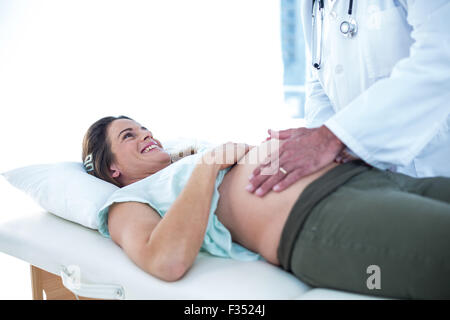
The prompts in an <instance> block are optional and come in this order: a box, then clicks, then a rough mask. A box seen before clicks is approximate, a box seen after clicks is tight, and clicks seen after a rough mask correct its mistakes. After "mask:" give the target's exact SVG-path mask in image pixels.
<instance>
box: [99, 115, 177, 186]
mask: <svg viewBox="0 0 450 320" xmlns="http://www.w3.org/2000/svg"><path fill="white" fill-rule="evenodd" d="M107 139H108V140H109V143H110V146H111V151H112V153H113V154H114V157H115V162H114V163H113V164H111V166H110V170H111V176H112V177H113V178H115V179H116V180H117V181H119V182H120V183H121V184H122V185H124V186H125V185H128V184H131V183H133V182H136V181H139V180H142V179H144V178H146V177H148V176H149V175H152V174H153V173H156V172H158V171H159V170H161V169H164V168H165V167H167V166H168V165H170V163H171V159H170V155H169V154H168V153H167V152H166V151H164V149H163V146H162V144H161V142H159V141H158V140H156V139H155V138H153V134H152V133H151V132H150V131H149V130H147V129H146V128H145V127H143V126H141V125H140V124H139V123H137V122H135V121H133V120H128V119H118V120H114V121H113V122H111V123H110V125H109V126H108V130H107Z"/></svg>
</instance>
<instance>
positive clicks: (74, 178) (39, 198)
mask: <svg viewBox="0 0 450 320" xmlns="http://www.w3.org/2000/svg"><path fill="white" fill-rule="evenodd" d="M2 175H3V176H4V177H5V178H6V180H7V181H8V182H9V183H11V184H12V185H13V186H14V187H16V188H18V189H19V190H22V191H23V192H25V193H27V194H28V195H29V196H31V197H32V198H33V199H34V201H36V202H37V203H38V204H39V205H40V206H41V207H43V208H44V209H45V210H47V211H49V212H51V213H53V214H55V215H57V216H59V217H61V218H64V219H67V220H70V221H73V222H76V223H79V224H81V225H83V226H85V227H88V228H91V229H97V227H98V224H97V212H98V210H99V209H100V208H101V207H102V206H103V204H104V203H105V202H106V200H107V199H108V197H109V196H110V195H111V194H112V193H113V192H114V191H116V190H117V189H119V188H118V187H117V186H115V185H113V184H112V183H109V182H106V181H103V180H101V179H98V178H95V177H93V176H91V175H89V174H88V173H86V171H85V170H84V167H83V164H82V163H81V162H60V163H55V164H40V165H32V166H27V167H22V168H18V169H14V170H11V171H8V172H4V173H2Z"/></svg>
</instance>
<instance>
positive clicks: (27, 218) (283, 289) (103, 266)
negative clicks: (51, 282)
mask: <svg viewBox="0 0 450 320" xmlns="http://www.w3.org/2000/svg"><path fill="white" fill-rule="evenodd" d="M1 189H2V190H4V185H3V187H2V188H1ZM8 192H9V195H10V197H9V198H8V199H5V201H4V202H3V203H2V204H1V205H0V251H2V252H4V253H6V254H9V255H11V256H14V257H16V258H19V259H21V260H24V261H26V262H28V263H30V264H32V265H35V266H37V267H39V268H41V269H44V270H47V271H48V272H51V273H54V274H58V275H59V273H60V270H61V267H62V266H66V267H67V266H69V265H77V266H79V267H80V268H81V281H82V282H84V283H88V284H120V285H122V286H123V288H124V290H125V298H126V299H194V300H195V299H263V300H264V299H302V297H304V298H305V299H308V297H309V298H312V299H361V298H363V299H364V298H370V297H366V296H361V295H355V294H351V293H345V292H338V294H337V295H336V291H334V290H327V289H313V290H311V288H310V287H309V286H308V285H306V284H304V283H303V282H301V281H300V280H299V279H297V278H296V277H294V276H293V275H292V274H290V273H287V272H285V271H284V270H282V269H281V268H278V267H276V266H273V265H271V264H269V263H267V262H264V261H252V262H242V261H235V260H232V259H224V258H218V257H213V256H211V255H208V254H206V253H201V254H199V256H198V257H197V259H196V261H195V263H194V265H193V266H192V268H191V269H190V270H189V272H188V273H187V274H186V275H185V276H184V277H183V278H182V279H181V280H179V281H177V282H171V283H169V282H164V281H162V280H159V279H157V278H155V277H152V276H151V275H149V274H147V273H146V272H144V271H142V270H141V269H139V268H138V267H137V266H136V265H135V264H134V263H133V262H132V261H131V260H130V259H129V258H128V256H126V254H125V253H124V252H123V251H122V249H121V248H120V247H119V246H117V245H116V244H115V243H114V242H113V241H112V240H110V239H107V238H104V237H102V236H101V235H100V234H99V233H98V232H97V231H96V230H92V229H89V228H86V227H83V226H81V225H79V224H76V223H73V222H70V221H68V220H64V219H62V218H59V217H57V216H55V215H53V214H51V213H48V212H45V211H43V210H41V209H38V208H36V207H33V206H32V205H31V206H30V203H29V202H28V200H26V199H25V198H23V202H22V198H21V197H26V196H25V195H23V196H22V194H20V193H18V191H16V190H12V189H8ZM3 194H5V193H4V192H3ZM12 203H14V204H15V205H12ZM25 204H26V205H25ZM317 290H319V291H317ZM308 293H309V295H308Z"/></svg>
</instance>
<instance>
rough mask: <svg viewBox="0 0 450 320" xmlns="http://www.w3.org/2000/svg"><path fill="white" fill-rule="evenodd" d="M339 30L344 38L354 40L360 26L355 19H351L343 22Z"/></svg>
mask: <svg viewBox="0 0 450 320" xmlns="http://www.w3.org/2000/svg"><path fill="white" fill-rule="evenodd" d="M339 29H340V30H341V33H342V34H343V35H344V37H347V38H353V37H354V36H355V35H356V33H357V32H358V25H357V24H356V20H355V19H353V18H350V19H349V20H346V21H343V22H342V23H341V25H340V27H339Z"/></svg>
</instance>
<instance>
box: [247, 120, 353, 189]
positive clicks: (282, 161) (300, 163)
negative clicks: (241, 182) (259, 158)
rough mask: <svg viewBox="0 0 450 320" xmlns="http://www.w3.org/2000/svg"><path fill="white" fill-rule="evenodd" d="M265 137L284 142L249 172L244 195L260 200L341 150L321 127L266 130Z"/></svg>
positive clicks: (331, 135) (316, 167)
mask: <svg viewBox="0 0 450 320" xmlns="http://www.w3.org/2000/svg"><path fill="white" fill-rule="evenodd" d="M269 135H270V138H276V139H280V140H284V141H283V144H281V146H280V148H279V149H278V150H277V151H275V152H273V153H271V154H270V155H269V156H268V157H267V158H266V159H265V160H264V161H263V162H262V163H261V164H260V165H259V166H258V167H257V168H256V169H255V170H254V171H253V174H252V176H251V177H249V182H250V184H249V185H248V186H247V187H246V190H247V191H249V192H255V194H256V195H257V196H261V197H263V196H264V195H265V194H267V193H268V192H269V191H270V190H274V191H277V192H279V191H283V190H285V189H286V188H288V187H289V186H290V185H292V184H293V183H295V182H296V181H298V180H299V179H301V178H302V177H305V176H307V175H310V174H313V173H314V172H317V171H318V170H320V169H322V168H324V167H325V166H327V165H328V164H330V163H331V162H333V161H334V160H335V159H336V156H337V155H338V154H339V153H340V152H341V151H342V150H343V149H344V147H345V146H344V144H343V143H342V142H341V141H340V140H339V139H338V138H337V137H336V136H335V135H334V134H333V133H332V132H331V131H330V130H329V129H328V128H327V127H325V126H321V127H319V128H313V129H307V128H295V129H287V130H281V131H272V130H269ZM281 168H282V169H283V170H284V171H285V172H283V170H281Z"/></svg>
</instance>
